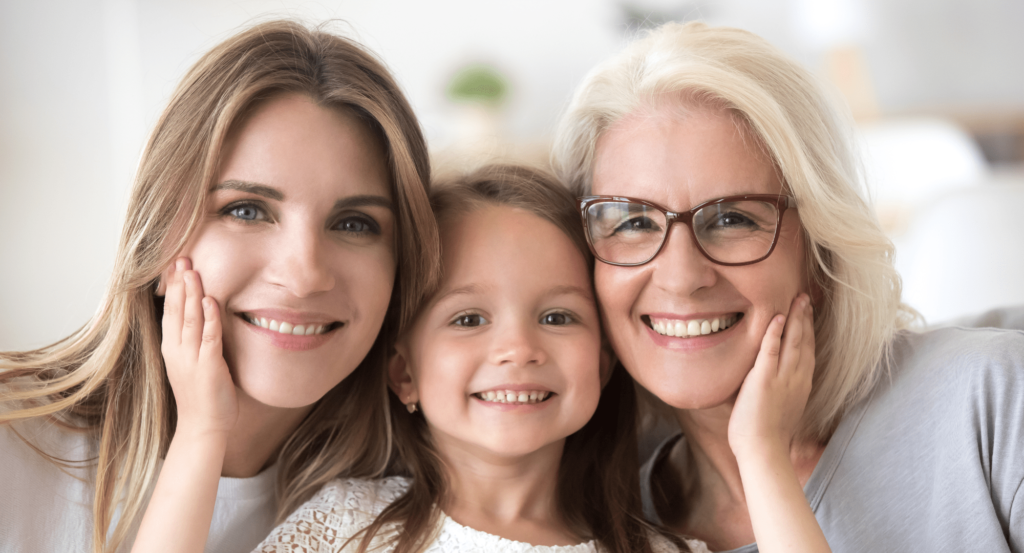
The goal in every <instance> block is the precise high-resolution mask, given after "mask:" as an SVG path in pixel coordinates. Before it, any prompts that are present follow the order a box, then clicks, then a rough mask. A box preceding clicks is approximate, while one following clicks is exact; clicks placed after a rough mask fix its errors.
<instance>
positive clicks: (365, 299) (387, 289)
mask: <svg viewBox="0 0 1024 553" xmlns="http://www.w3.org/2000/svg"><path fill="white" fill-rule="evenodd" d="M334 264H335V273H336V274H338V275H339V276H340V278H339V282H337V283H336V287H342V288H343V289H344V290H343V291H344V293H345V294H346V295H347V296H348V297H349V298H351V301H353V302H354V303H355V304H356V305H357V307H358V311H359V312H360V313H361V314H363V316H364V317H367V318H368V319H372V320H380V321H383V319H384V315H385V314H386V313H387V309H388V304H389V303H390V301H391V294H392V291H393V290H394V286H395V271H396V266H395V259H394V256H393V254H392V251H391V249H390V248H375V249H372V250H366V251H357V252H339V254H338V255H337V256H336V258H335V263H334Z"/></svg>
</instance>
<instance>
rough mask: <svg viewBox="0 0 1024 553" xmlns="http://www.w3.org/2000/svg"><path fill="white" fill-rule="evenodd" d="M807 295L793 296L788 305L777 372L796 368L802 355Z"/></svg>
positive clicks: (791, 370) (789, 371) (785, 371)
mask: <svg viewBox="0 0 1024 553" xmlns="http://www.w3.org/2000/svg"><path fill="white" fill-rule="evenodd" d="M807 301H808V300H807V296H806V295H805V294H800V295H799V296H797V297H796V298H793V304H792V305H790V307H789V320H788V321H786V329H785V330H784V331H783V333H782V353H781V354H780V356H779V373H780V374H784V373H785V374H788V373H791V372H793V371H795V370H797V368H798V366H799V363H800V358H801V357H802V355H801V354H802V353H803V350H802V349H801V346H802V345H803V344H802V343H803V337H804V321H805V320H806V319H807V311H806V303H807Z"/></svg>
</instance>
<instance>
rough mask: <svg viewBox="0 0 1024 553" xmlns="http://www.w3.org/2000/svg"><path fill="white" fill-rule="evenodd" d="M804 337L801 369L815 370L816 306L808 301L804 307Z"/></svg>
mask: <svg viewBox="0 0 1024 553" xmlns="http://www.w3.org/2000/svg"><path fill="white" fill-rule="evenodd" d="M804 312H805V315H804V325H803V326H804V338H803V342H802V344H801V348H800V349H801V350H802V351H801V353H800V366H799V367H798V368H797V370H799V371H807V372H811V373H813V372H814V306H812V305H811V302H810V301H808V302H807V307H806V308H805V309H804Z"/></svg>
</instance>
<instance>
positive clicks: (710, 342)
mask: <svg viewBox="0 0 1024 553" xmlns="http://www.w3.org/2000/svg"><path fill="white" fill-rule="evenodd" d="M649 316H650V317H653V318H655V319H670V318H671V319H679V316H678V315H671V316H664V315H661V314H658V315H655V314H650V315H649ZM698 318H700V319H709V318H711V317H708V316H707V315H694V316H691V317H690V319H698ZM690 319H686V320H690ZM746 320H747V318H746V317H743V318H741V319H740V320H739V321H737V322H736V324H734V325H732V326H730V327H729V328H727V329H725V330H722V331H719V332H716V333H714V334H706V335H704V336H695V337H693V338H679V337H676V336H663V335H661V334H658V333H657V332H655V331H654V329H653V328H651V327H649V326H647V325H646V324H644V323H643V322H642V321H638V322H639V323H640V324H641V325H643V327H644V330H646V331H647V335H648V336H650V338H651V341H653V342H654V345H656V346H660V347H663V348H667V349H674V350H686V351H697V350H702V349H707V348H712V347H715V346H717V345H718V344H721V343H722V342H724V341H726V340H728V339H729V338H730V337H731V336H732V331H733V330H734V329H735V328H737V327H739V326H740V325H742V324H743V323H744V322H745V321H746Z"/></svg>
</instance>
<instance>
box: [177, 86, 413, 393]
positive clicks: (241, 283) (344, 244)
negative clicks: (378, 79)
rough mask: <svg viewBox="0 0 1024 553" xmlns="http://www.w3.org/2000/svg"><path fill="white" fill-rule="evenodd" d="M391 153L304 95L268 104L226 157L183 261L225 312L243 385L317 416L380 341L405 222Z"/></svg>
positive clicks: (244, 125) (230, 351) (235, 370)
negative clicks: (388, 160)
mask: <svg viewBox="0 0 1024 553" xmlns="http://www.w3.org/2000/svg"><path fill="white" fill-rule="evenodd" d="M381 152H382V146H381V144H380V143H379V140H377V138H376V137H375V136H374V135H373V134H372V133H370V132H369V130H367V129H366V128H365V126H364V124H363V123H361V122H360V121H359V120H358V119H356V118H355V117H354V116H353V115H351V114H349V113H347V112H345V111H342V110H337V109H327V108H323V107H319V106H317V105H316V104H315V103H313V102H312V101H311V100H310V99H308V98H307V97H305V96H302V95H297V94H293V95H285V96H280V97H277V98H274V99H271V100H269V101H266V102H264V103H263V104H261V105H260V106H259V107H258V108H257V109H256V110H255V111H254V112H253V113H252V114H251V115H249V116H248V117H247V118H246V119H245V120H244V121H242V122H241V123H240V124H239V125H238V127H237V128H236V129H235V130H234V131H233V132H232V134H231V136H230V137H229V139H228V140H227V141H226V143H225V144H224V148H223V151H222V156H221V166H220V172H219V176H218V177H217V180H216V181H215V182H216V184H215V185H214V186H213V187H212V189H211V190H210V193H209V194H210V196H209V202H208V204H209V208H208V211H207V213H206V216H205V219H204V220H203V222H202V223H201V224H200V225H199V228H198V229H197V231H196V233H195V234H194V235H193V237H192V238H191V240H190V241H189V243H188V244H187V245H186V247H185V249H184V251H182V252H181V255H182V256H185V257H189V258H191V260H192V266H193V268H195V270H197V271H198V272H199V275H200V277H201V278H202V282H203V287H204V289H205V292H206V294H207V295H209V296H212V297H213V298H215V299H216V300H217V301H218V303H219V305H220V308H221V315H222V316H221V319H222V320H223V327H224V328H223V331H224V357H225V358H226V359H227V362H228V365H229V366H230V367H231V372H232V376H233V378H234V381H235V385H236V386H237V387H238V388H240V389H241V390H242V391H243V392H244V393H245V394H248V395H249V396H251V397H252V398H254V399H256V400H257V401H259V402H261V403H264V404H266V405H271V406H275V407H301V406H306V405H309V404H312V403H313V402H315V401H316V400H318V399H319V398H320V397H322V396H323V395H324V394H325V393H327V392H328V391H329V390H330V389H331V388H332V387H334V386H335V385H336V384H338V383H339V382H341V380H342V379H344V378H345V377H346V376H348V375H349V374H350V373H351V372H352V370H353V369H355V367H356V366H357V365H358V364H359V362H360V361H362V359H363V358H364V357H365V356H366V354H367V352H368V351H369V350H370V347H371V345H372V344H373V342H374V340H375V339H376V337H377V334H378V332H379V331H380V327H381V324H382V323H383V320H384V314H385V312H386V310H387V307H388V301H389V299H390V297H391V289H392V286H393V284H394V278H395V246H394V242H395V215H394V208H393V200H392V197H391V192H390V187H389V186H388V182H389V177H388V172H387V168H386V166H385V163H384V159H383V156H382V153H381Z"/></svg>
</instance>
